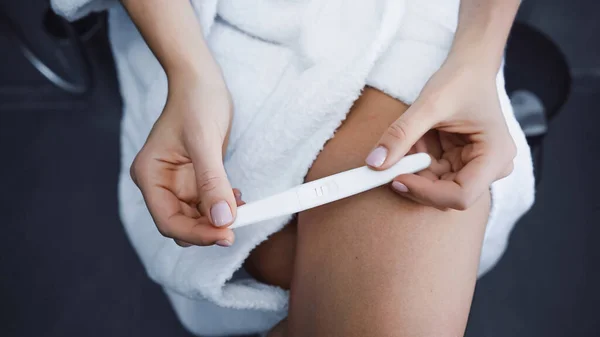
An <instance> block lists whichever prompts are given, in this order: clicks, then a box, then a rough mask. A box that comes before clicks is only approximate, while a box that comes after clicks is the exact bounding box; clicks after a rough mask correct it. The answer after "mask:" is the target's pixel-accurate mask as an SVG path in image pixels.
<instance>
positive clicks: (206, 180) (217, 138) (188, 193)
mask: <svg viewBox="0 0 600 337" xmlns="http://www.w3.org/2000/svg"><path fill="white" fill-rule="evenodd" d="M169 87H170V88H169V95H168V98H167V103H166V105H165V108H164V110H163V112H162V114H161V116H160V118H159V119H158V120H157V121H156V123H155V124H154V127H153V128H152V131H151V132H150V135H149V136H148V139H147V140H146V143H145V145H144V146H143V148H142V150H141V151H140V152H139V154H138V155H137V157H136V158H135V160H134V162H133V165H132V166H131V176H132V178H133V181H134V182H135V183H136V184H137V186H138V187H139V188H140V189H141V191H142V193H143V196H144V200H145V201H146V205H147V206H148V209H149V211H150V213H151V214H152V217H153V219H154V222H155V223H156V226H157V227H158V230H159V231H160V232H161V234H162V235H164V236H166V237H169V238H173V239H175V241H176V242H177V243H178V244H179V245H182V246H188V245H200V246H206V245H212V244H218V245H221V246H230V245H231V244H232V243H233V241H234V234H233V231H232V230H231V229H228V228H226V226H227V225H229V224H231V223H232V222H233V219H234V218H235V212H236V205H238V204H240V202H241V199H240V193H239V191H236V190H233V191H232V188H231V186H230V184H229V181H228V180H227V176H226V174H225V169H224V167H223V153H224V151H225V148H226V145H227V137H228V133H229V127H230V122H231V115H232V104H231V99H230V95H229V92H228V91H227V88H226V86H225V85H224V83H222V82H219V84H218V85H211V86H210V87H206V86H203V85H199V84H194V83H193V81H187V82H177V81H172V82H171V81H170V82H169Z"/></svg>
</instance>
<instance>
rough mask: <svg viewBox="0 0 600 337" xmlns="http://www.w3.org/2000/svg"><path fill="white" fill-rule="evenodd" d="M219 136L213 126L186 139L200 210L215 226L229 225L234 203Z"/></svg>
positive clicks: (234, 206)
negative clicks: (192, 165)
mask: <svg viewBox="0 0 600 337" xmlns="http://www.w3.org/2000/svg"><path fill="white" fill-rule="evenodd" d="M221 139H222V138H221V137H220V136H219V135H218V133H216V131H215V130H209V131H199V132H198V133H196V134H194V136H193V138H191V139H187V140H186V145H187V147H188V151H189V153H190V156H191V159H192V163H193V164H194V172H195V177H196V188H197V190H198V200H199V201H200V212H201V213H202V214H203V215H206V216H208V217H209V219H210V222H211V223H212V224H213V225H214V226H217V227H224V226H228V225H230V224H231V223H232V222H233V219H234V218H235V211H236V207H237V206H236V200H235V196H234V193H233V191H232V188H231V185H230V184H229V180H228V179H227V175H226V173H225V168H224V167H223V155H222V140H221Z"/></svg>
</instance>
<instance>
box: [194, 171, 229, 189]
mask: <svg viewBox="0 0 600 337" xmlns="http://www.w3.org/2000/svg"><path fill="white" fill-rule="evenodd" d="M197 174H198V177H197V178H198V191H199V192H200V193H202V194H204V193H210V192H213V191H215V190H216V189H218V188H219V187H220V186H221V184H222V183H223V182H224V181H225V178H224V177H223V176H221V175H220V174H218V173H216V172H214V171H211V170H205V171H202V172H199V173H197Z"/></svg>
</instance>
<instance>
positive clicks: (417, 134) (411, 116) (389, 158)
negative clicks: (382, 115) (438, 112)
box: [366, 105, 434, 169]
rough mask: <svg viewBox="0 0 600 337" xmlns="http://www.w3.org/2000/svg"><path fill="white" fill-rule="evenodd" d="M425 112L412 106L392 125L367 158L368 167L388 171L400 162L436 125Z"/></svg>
mask: <svg viewBox="0 0 600 337" xmlns="http://www.w3.org/2000/svg"><path fill="white" fill-rule="evenodd" d="M428 115H431V114H428V113H427V111H423V109H420V108H418V107H416V105H413V106H411V107H410V108H408V110H406V112H404V114H402V116H400V118H398V119H397V120H395V121H394V123H392V124H391V125H390V126H389V127H388V128H387V130H386V131H385V133H384V134H383V136H382V137H381V138H380V139H379V142H377V145H376V146H375V148H374V149H373V150H372V151H371V153H370V154H369V155H368V156H367V159H366V163H367V165H369V166H371V167H373V168H377V169H387V168H389V167H390V166H392V165H394V164H395V163H397V162H398V160H400V159H401V158H402V157H404V155H406V153H407V152H408V151H410V149H411V147H412V146H413V145H414V144H415V143H416V142H417V141H418V140H419V139H420V138H421V137H423V135H424V134H425V133H426V132H427V131H429V130H430V129H431V127H432V126H433V125H434V122H433V121H430V118H428V117H427V116H428Z"/></svg>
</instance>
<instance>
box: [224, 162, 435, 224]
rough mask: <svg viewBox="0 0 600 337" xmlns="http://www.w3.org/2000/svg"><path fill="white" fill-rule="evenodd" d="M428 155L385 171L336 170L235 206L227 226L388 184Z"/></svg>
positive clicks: (423, 166)
mask: <svg viewBox="0 0 600 337" xmlns="http://www.w3.org/2000/svg"><path fill="white" fill-rule="evenodd" d="M430 164H431V158H430V157H429V155H428V154H426V153H417V154H413V155H409V156H406V157H404V158H402V159H400V161H398V163H396V164H395V165H394V166H392V167H390V168H389V169H387V170H383V171H375V170H373V169H371V168H369V167H367V166H363V167H359V168H355V169H352V170H348V171H344V172H341V173H337V174H334V175H331V176H328V177H325V178H321V179H318V180H314V181H311V182H308V183H305V184H302V185H298V186H296V187H293V188H291V189H289V190H287V191H285V192H282V193H279V194H275V195H272V196H270V197H267V198H264V199H261V200H258V201H254V202H250V203H247V204H245V205H242V206H240V207H238V209H237V216H236V219H235V221H234V222H233V224H232V225H231V226H229V228H239V227H243V226H247V225H251V224H254V223H257V222H261V221H265V220H269V219H273V218H276V217H279V216H283V215H288V214H295V213H298V212H302V211H305V210H307V209H311V208H313V207H317V206H321V205H324V204H327V203H330V202H334V201H336V200H340V199H344V198H347V197H350V196H353V195H355V194H358V193H362V192H364V191H367V190H370V189H372V188H375V187H379V186H381V185H385V184H387V183H390V182H391V181H392V180H393V179H394V178H395V177H396V176H399V175H401V174H408V173H415V172H419V171H421V170H423V169H426V168H427V167H429V165H430Z"/></svg>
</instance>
